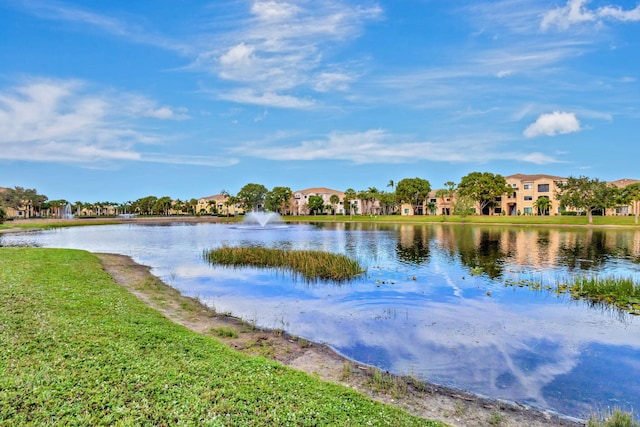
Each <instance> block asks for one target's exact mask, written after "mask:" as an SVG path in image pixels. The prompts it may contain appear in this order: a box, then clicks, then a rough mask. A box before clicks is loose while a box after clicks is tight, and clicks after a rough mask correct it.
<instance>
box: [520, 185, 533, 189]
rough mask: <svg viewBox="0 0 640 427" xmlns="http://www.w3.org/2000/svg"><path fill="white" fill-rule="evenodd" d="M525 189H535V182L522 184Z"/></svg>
mask: <svg viewBox="0 0 640 427" xmlns="http://www.w3.org/2000/svg"><path fill="white" fill-rule="evenodd" d="M522 188H523V189H524V190H533V184H525V185H523V186H522Z"/></svg>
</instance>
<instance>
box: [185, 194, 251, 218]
mask: <svg viewBox="0 0 640 427" xmlns="http://www.w3.org/2000/svg"><path fill="white" fill-rule="evenodd" d="M227 200H229V196H226V195H224V194H216V195H214V196H208V197H201V198H199V199H198V204H197V205H196V212H197V213H198V214H206V215H211V214H213V213H217V214H218V215H224V216H236V215H242V214H244V209H242V208H241V207H240V206H239V205H237V204H233V205H228V204H227Z"/></svg>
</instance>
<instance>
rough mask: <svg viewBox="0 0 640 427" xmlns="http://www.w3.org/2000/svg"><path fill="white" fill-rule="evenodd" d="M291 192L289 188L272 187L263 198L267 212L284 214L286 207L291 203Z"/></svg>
mask: <svg viewBox="0 0 640 427" xmlns="http://www.w3.org/2000/svg"><path fill="white" fill-rule="evenodd" d="M291 196H293V191H291V188H289V187H273V189H272V190H271V191H269V192H268V193H267V194H266V196H265V201H264V204H265V207H266V208H267V210H270V211H273V212H278V213H279V214H281V215H284V214H286V210H287V206H288V205H289V203H290V202H291Z"/></svg>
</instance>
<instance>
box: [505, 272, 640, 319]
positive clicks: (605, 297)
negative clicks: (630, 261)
mask: <svg viewBox="0 0 640 427" xmlns="http://www.w3.org/2000/svg"><path fill="white" fill-rule="evenodd" d="M504 285H505V286H506V287H514V288H515V287H518V288H528V289H529V290H531V291H549V292H553V293H554V294H556V295H565V294H568V295H570V296H571V298H573V299H575V300H585V301H589V302H590V303H593V304H603V305H607V306H613V307H616V308H618V309H620V310H624V311H626V312H628V313H631V314H634V315H640V284H639V283H636V282H635V281H634V279H633V278H632V277H617V276H606V277H601V276H598V275H592V276H576V277H573V278H569V279H561V280H558V281H557V283H556V285H555V287H553V286H550V285H545V284H543V282H542V281H541V280H540V281H538V280H531V279H511V278H510V279H507V280H505V282H504Z"/></svg>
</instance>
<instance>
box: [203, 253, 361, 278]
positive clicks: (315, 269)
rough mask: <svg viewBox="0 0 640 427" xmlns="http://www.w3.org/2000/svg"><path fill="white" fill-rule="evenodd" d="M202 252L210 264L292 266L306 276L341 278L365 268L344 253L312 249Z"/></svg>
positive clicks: (290, 268) (354, 275) (286, 267)
mask: <svg viewBox="0 0 640 427" xmlns="http://www.w3.org/2000/svg"><path fill="white" fill-rule="evenodd" d="M204 255H205V258H206V259H207V260H208V261H209V262H211V263H212V264H220V265H225V266H231V267H266V268H276V269H281V270H292V271H294V272H296V273H299V274H301V275H302V276H303V277H304V278H305V279H308V280H316V279H320V280H335V281H345V280H349V279H352V278H354V277H356V276H358V275H360V274H362V273H364V272H365V271H364V269H363V268H362V267H361V266H360V264H359V263H358V262H357V261H355V260H352V259H351V258H349V257H347V256H345V255H340V254H333V253H330V252H322V251H314V250H291V249H273V248H264V247H260V246H250V247H228V246H224V247H221V248H218V249H213V250H211V251H208V252H205V254H204Z"/></svg>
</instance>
